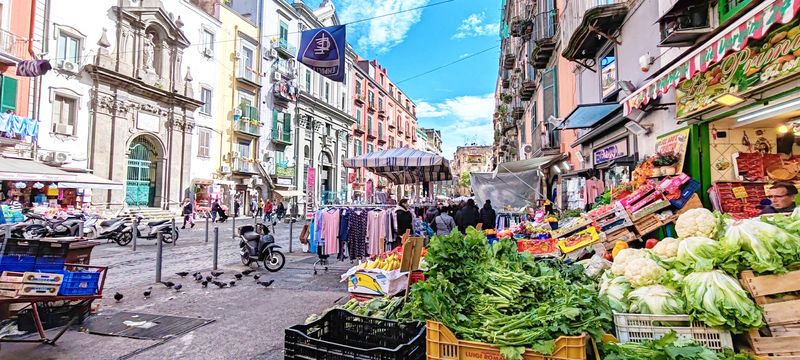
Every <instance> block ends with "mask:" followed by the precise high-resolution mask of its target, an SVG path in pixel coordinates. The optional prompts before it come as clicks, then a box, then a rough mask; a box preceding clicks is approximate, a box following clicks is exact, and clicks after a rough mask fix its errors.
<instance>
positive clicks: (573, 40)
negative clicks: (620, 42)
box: [559, 0, 634, 61]
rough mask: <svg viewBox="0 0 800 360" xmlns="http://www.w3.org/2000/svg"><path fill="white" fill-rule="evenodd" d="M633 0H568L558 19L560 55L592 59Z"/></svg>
mask: <svg viewBox="0 0 800 360" xmlns="http://www.w3.org/2000/svg"><path fill="white" fill-rule="evenodd" d="M632 1H634V0H569V1H567V3H566V6H565V7H564V11H563V12H562V14H561V19H560V24H559V28H560V37H561V47H562V48H563V49H564V50H563V51H562V53H561V54H562V55H563V56H564V57H565V58H566V59H567V60H572V61H574V60H578V61H580V60H588V59H594V58H595V56H596V55H597V52H598V51H600V49H601V48H602V47H603V45H604V44H605V43H606V42H607V41H617V40H616V39H615V38H614V37H613V36H614V33H615V32H616V31H617V30H618V29H619V27H620V26H621V25H622V23H623V22H624V21H625V16H626V15H627V14H628V10H629V6H630V3H631V2H632Z"/></svg>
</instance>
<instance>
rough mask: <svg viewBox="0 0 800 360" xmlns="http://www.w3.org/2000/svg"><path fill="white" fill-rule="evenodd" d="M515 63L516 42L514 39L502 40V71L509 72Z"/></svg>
mask: <svg viewBox="0 0 800 360" xmlns="http://www.w3.org/2000/svg"><path fill="white" fill-rule="evenodd" d="M516 62H517V42H516V39H514V38H508V39H505V40H503V69H505V70H511V69H513V68H514V64H516Z"/></svg>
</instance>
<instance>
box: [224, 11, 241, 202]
mask: <svg viewBox="0 0 800 360" xmlns="http://www.w3.org/2000/svg"><path fill="white" fill-rule="evenodd" d="M238 40H239V25H234V26H233V53H234V55H235V54H236V52H237V51H238ZM236 60H238V59H237V58H236V56H234V57H233V67H232V68H231V115H230V116H231V117H230V118H229V119H228V120H227V121H228V123H229V124H228V131H229V132H228V154H230V155H231V157H230V159H231V173H233V164H234V161H233V134H234V132H233V114H234V113H235V112H236ZM228 179H229V180H233V176H229V177H228ZM230 186H231V189H230V192H231V199H230V203H231V206H230V210H229V212H231V213H232V211H233V200H234V198H235V195H236V184H235V183H234V184H233V185H230ZM233 214H234V215H236V214H235V213H233Z"/></svg>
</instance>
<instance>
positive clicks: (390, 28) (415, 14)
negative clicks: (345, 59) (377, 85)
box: [340, 0, 428, 54]
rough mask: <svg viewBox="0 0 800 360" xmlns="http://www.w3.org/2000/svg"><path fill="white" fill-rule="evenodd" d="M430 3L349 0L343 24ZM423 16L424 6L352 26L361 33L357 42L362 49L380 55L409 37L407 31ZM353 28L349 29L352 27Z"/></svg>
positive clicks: (420, 1)
mask: <svg viewBox="0 0 800 360" xmlns="http://www.w3.org/2000/svg"><path fill="white" fill-rule="evenodd" d="M427 4H428V0H380V1H369V2H367V1H364V0H345V1H343V2H342V6H341V8H342V9H343V10H342V11H341V12H340V17H341V19H342V22H343V23H346V22H350V21H355V20H361V19H366V18H371V17H375V16H380V15H385V14H393V13H396V12H398V11H403V10H407V9H411V8H417V7H420V6H424V5H427ZM421 17H422V9H418V10H412V11H406V12H403V13H399V14H393V15H390V16H384V17H381V18H378V19H373V20H369V21H364V22H361V23H357V24H353V25H349V26H348V27H349V28H350V29H353V30H356V31H357V32H358V33H359V34H360V36H359V37H358V40H357V41H356V42H357V44H358V47H359V48H360V49H361V50H366V51H368V52H373V51H374V52H376V53H378V54H382V53H385V52H387V51H389V50H390V49H391V48H393V47H394V46H396V45H398V44H400V43H402V42H403V40H405V37H406V34H407V33H408V31H409V30H410V29H411V27H412V26H414V24H416V23H418V22H419V20H420V18H421ZM348 30H349V29H348Z"/></svg>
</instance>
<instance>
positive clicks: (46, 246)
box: [37, 240, 69, 259]
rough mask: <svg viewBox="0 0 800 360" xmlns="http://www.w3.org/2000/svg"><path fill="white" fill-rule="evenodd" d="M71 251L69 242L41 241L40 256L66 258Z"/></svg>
mask: <svg viewBox="0 0 800 360" xmlns="http://www.w3.org/2000/svg"><path fill="white" fill-rule="evenodd" d="M68 252H69V243H68V242H60V241H47V240H41V241H39V253H38V255H37V256H39V257H54V258H62V259H64V258H66V257H67V253H68Z"/></svg>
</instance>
